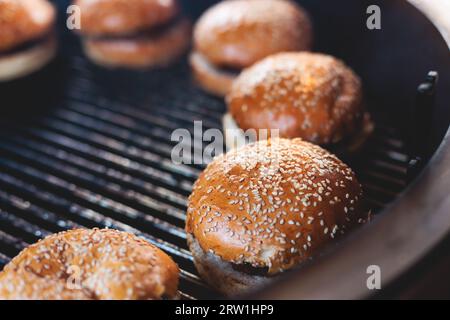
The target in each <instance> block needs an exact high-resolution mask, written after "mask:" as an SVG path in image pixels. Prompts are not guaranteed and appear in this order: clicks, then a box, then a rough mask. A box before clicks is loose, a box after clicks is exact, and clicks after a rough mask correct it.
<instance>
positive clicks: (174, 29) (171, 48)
mask: <svg viewBox="0 0 450 320" xmlns="http://www.w3.org/2000/svg"><path fill="white" fill-rule="evenodd" d="M190 33H191V24H190V22H189V20H187V19H181V20H180V21H179V22H177V23H176V24H174V25H173V26H171V27H170V28H168V29H167V30H165V31H164V32H163V33H162V34H159V35H157V36H151V37H145V36H143V37H136V38H134V37H130V38H116V39H114V38H107V39H104V38H86V39H84V40H83V44H84V50H85V52H86V54H87V56H88V57H89V58H90V59H91V60H92V61H93V62H95V63H97V64H99V65H103V66H106V67H128V68H146V67H156V66H165V65H168V64H170V63H171V62H173V61H174V60H175V59H176V58H178V57H180V56H181V55H182V54H183V53H184V52H185V51H186V50H187V48H188V47H189V42H190V41H189V37H190Z"/></svg>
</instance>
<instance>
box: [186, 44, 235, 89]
mask: <svg viewBox="0 0 450 320" xmlns="http://www.w3.org/2000/svg"><path fill="white" fill-rule="evenodd" d="M189 63H190V65H191V69H192V73H193V75H194V78H195V80H196V81H197V83H198V84H199V85H200V87H201V88H202V89H203V90H204V91H206V92H208V93H210V94H212V95H215V96H218V97H224V96H225V95H226V94H227V93H228V91H230V89H231V85H232V84H233V81H234V79H236V77H237V74H234V73H232V72H227V71H224V70H221V69H220V68H218V67H216V66H214V65H213V64H211V63H210V62H209V61H208V60H207V59H206V58H205V57H204V56H203V55H201V54H200V53H197V52H193V53H191V55H190V57H189Z"/></svg>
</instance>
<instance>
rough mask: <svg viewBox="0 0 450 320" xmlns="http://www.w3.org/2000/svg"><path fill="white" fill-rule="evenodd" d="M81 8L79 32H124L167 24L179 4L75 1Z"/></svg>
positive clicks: (144, 0) (152, 0)
mask: <svg viewBox="0 0 450 320" xmlns="http://www.w3.org/2000/svg"><path fill="white" fill-rule="evenodd" d="M73 3H74V4H75V5H77V6H79V7H80V10H81V13H82V14H81V30H79V32H80V33H83V34H86V35H99V36H105V35H126V34H131V33H135V32H138V31H141V30H145V29H149V28H152V27H155V26H159V25H161V24H164V23H166V22H167V21H169V20H171V19H172V18H174V17H175V16H176V15H177V14H178V12H179V7H178V4H177V2H176V1H175V0H107V1H105V0H75V1H74V2H73Z"/></svg>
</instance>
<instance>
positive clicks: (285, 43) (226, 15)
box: [194, 0, 312, 68]
mask: <svg viewBox="0 0 450 320" xmlns="http://www.w3.org/2000/svg"><path fill="white" fill-rule="evenodd" d="M311 42H312V27H311V23H310V20H309V18H308V15H307V14H306V13H305V11H304V10H303V9H302V8H300V7H299V6H298V5H296V4H295V3H293V2H291V1H285V0H229V1H223V2H220V3H218V4H217V5H215V6H213V7H211V8H210V9H208V10H207V11H206V12H205V13H204V14H203V16H202V17H201V18H200V19H199V21H198V23H197V25H196V27H195V30H194V45H195V50H196V51H197V52H198V53H200V54H202V55H203V56H205V57H206V58H207V59H208V60H209V62H211V63H213V64H215V65H218V66H224V67H231V68H245V67H247V66H250V65H251V64H253V63H255V62H256V61H258V60H260V59H262V58H264V57H266V56H268V55H270V54H273V53H276V52H282V51H296V50H309V49H310V47H311Z"/></svg>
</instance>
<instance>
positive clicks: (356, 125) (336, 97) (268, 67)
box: [227, 52, 366, 145]
mask: <svg viewBox="0 0 450 320" xmlns="http://www.w3.org/2000/svg"><path fill="white" fill-rule="evenodd" d="M362 100H363V97H362V88H361V81H360V79H359V78H358V76H357V75H356V74H355V73H354V72H353V71H352V70H351V69H350V68H348V67H347V66H346V65H345V64H344V63H343V62H342V61H340V60H338V59H336V58H334V57H332V56H329V55H324V54H318V53H308V52H297V53H279V54H275V55H272V56H270V57H267V58H265V59H263V60H261V61H260V62H258V63H256V64H254V65H253V66H252V67H250V68H248V69H245V70H244V71H243V72H242V73H241V74H240V76H239V77H238V78H237V79H236V81H235V82H234V83H233V86H232V89H231V91H230V93H229V94H228V96H227V104H228V110H229V112H230V113H231V115H232V117H233V118H234V120H235V121H236V123H237V125H238V126H239V127H240V128H241V129H243V130H247V129H279V130H280V131H279V134H280V137H285V138H294V137H300V138H303V139H305V140H307V141H310V142H314V143H317V144H323V145H325V144H330V143H336V142H338V141H341V140H343V139H345V138H347V137H349V136H351V135H352V134H355V133H357V132H358V131H361V127H362V125H363V122H364V116H365V115H366V112H365V110H364V107H363V101H362Z"/></svg>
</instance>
